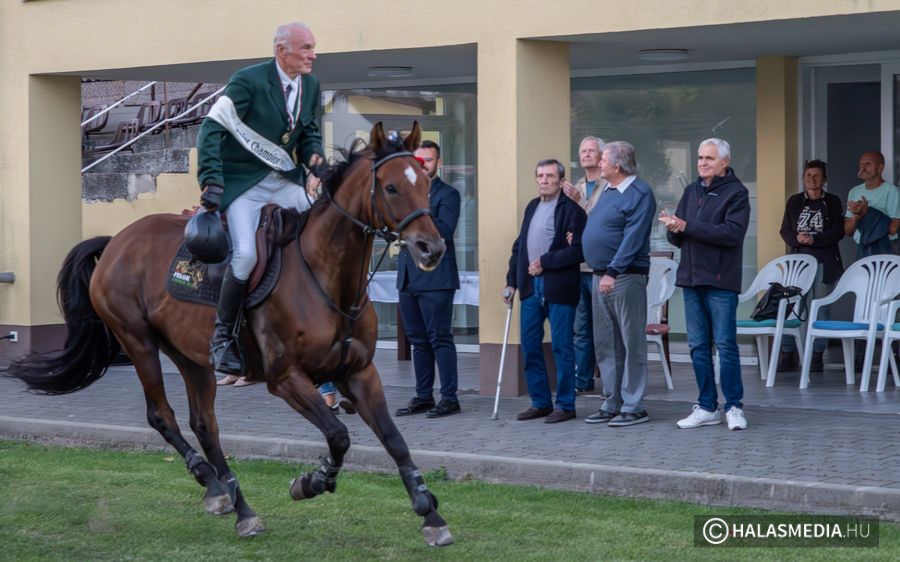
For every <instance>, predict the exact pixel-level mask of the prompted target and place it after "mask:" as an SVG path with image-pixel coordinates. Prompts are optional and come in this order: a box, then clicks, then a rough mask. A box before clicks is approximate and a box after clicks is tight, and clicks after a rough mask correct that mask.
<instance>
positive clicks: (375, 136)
mask: <svg viewBox="0 0 900 562" xmlns="http://www.w3.org/2000/svg"><path fill="white" fill-rule="evenodd" d="M384 143H385V139H384V127H383V126H382V125H381V121H379V122H378V123H375V126H374V127H372V132H371V133H369V148H371V149H372V150H374V151H375V152H378V151H380V150H381V149H382V148H384Z"/></svg>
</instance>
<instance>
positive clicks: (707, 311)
mask: <svg viewBox="0 0 900 562" xmlns="http://www.w3.org/2000/svg"><path fill="white" fill-rule="evenodd" d="M730 162H731V146H730V145H729V144H728V142H726V141H724V140H722V139H716V138H712V139H706V140H705V141H703V142H701V143H700V148H699V149H698V150H697V175H699V176H700V177H699V178H698V179H697V181H695V182H694V183H692V184H691V185H689V186H687V187H686V188H684V194H683V195H682V196H681V201H680V202H679V203H678V209H676V210H675V215H676V216H674V217H671V218H667V217H660V220H663V221H664V222H665V224H666V228H667V229H668V233H667V236H668V238H669V242H671V243H672V244H674V245H675V246H678V247H679V248H681V263H679V264H678V275H677V277H676V280H675V284H676V285H678V286H679V287H681V288H682V290H683V292H684V311H685V319H686V320H687V329H688V347H689V348H690V350H691V362H692V363H693V365H694V375H695V376H696V378H697V386H698V387H699V390H700V393H699V396H698V397H697V404H696V405H695V406H694V410H693V412H691V415H689V416H688V417H686V418H684V419H682V420H679V421H678V423H677V425H678V427H680V428H681V429H692V428H695V427H702V426H705V425H716V424H720V423H722V415H721V413H720V412H719V409H718V406H719V405H718V397H717V393H716V377H715V371H714V370H713V363H712V344H713V342H715V344H716V349H717V350H718V352H719V380H720V382H721V385H722V396H723V397H724V398H725V419H726V420H727V421H728V429H732V430H735V429H746V427H747V419H746V418H745V417H744V404H743V403H742V402H741V400H742V399H743V397H744V386H743V384H742V382H741V363H740V356H739V354H738V346H737V323H736V321H737V317H736V316H737V302H738V293H740V291H741V260H742V258H743V253H744V236H746V234H747V227H748V225H749V224H750V197H749V194H748V192H747V188H746V187H744V184H742V183H741V180H739V179H738V178H737V176H735V175H734V170H732V169H731V168H730V167H729V166H728V164H729V163H730Z"/></svg>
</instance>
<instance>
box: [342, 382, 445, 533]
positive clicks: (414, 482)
mask: <svg viewBox="0 0 900 562" xmlns="http://www.w3.org/2000/svg"><path fill="white" fill-rule="evenodd" d="M348 383H349V386H350V391H351V395H352V396H353V397H354V399H355V402H354V404H355V405H356V407H357V409H358V411H359V415H360V416H361V417H362V418H363V419H364V420H365V421H366V423H367V424H368V425H369V427H371V428H372V431H373V432H375V435H376V436H377V437H378V439H379V441H381V444H382V445H384V448H385V450H387V452H388V454H389V455H391V458H393V459H394V462H396V463H397V467H398V468H399V469H400V477H401V478H402V479H403V485H404V486H406V491H407V493H409V497H410V499H411V500H412V507H413V511H415V512H416V514H417V515H421V516H423V517H424V518H425V521H424V522H423V523H422V535H423V536H424V537H425V542H427V543H428V544H429V545H431V546H446V545H449V544H453V535H451V534H450V530H449V528H448V527H447V522H446V521H445V520H444V518H443V517H441V516H440V515H439V514H438V512H437V508H438V500H437V497H435V495H434V494H432V493H431V492H430V491H429V490H428V487H427V486H426V485H425V480H424V479H423V478H422V473H421V472H420V471H419V469H418V468H417V467H416V465H415V464H414V463H413V461H412V457H411V456H410V454H409V447H407V446H406V441H405V440H404V439H403V436H402V435H400V431H399V430H398V429H397V426H395V425H394V420H393V419H392V418H391V414H390V412H389V411H388V408H387V404H386V403H385V399H384V389H383V388H382V387H381V379H380V378H379V377H378V373H377V372H376V371H375V367H374V366H373V365H372V364H369V365H368V366H367V367H366V368H365V369H363V370H362V371H360V372H358V373H354V374H353V375H351V376H350V377H349V379H348Z"/></svg>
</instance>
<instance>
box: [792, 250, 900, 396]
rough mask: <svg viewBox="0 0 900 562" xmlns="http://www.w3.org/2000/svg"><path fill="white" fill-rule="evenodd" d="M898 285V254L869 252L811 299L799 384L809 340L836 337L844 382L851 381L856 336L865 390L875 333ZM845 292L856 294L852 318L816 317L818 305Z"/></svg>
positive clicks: (805, 372) (805, 375) (804, 377)
mask: <svg viewBox="0 0 900 562" xmlns="http://www.w3.org/2000/svg"><path fill="white" fill-rule="evenodd" d="M898 288H900V256H892V255H887V254H882V255H877V256H869V257H867V258H863V259H861V260H859V261H857V262H855V263H853V264H852V265H851V266H850V267H848V268H847V271H845V272H844V275H843V276H842V277H841V279H840V280H839V281H838V284H837V287H835V288H834V291H832V292H831V294H830V295H828V296H827V297H824V298H821V299H816V300H814V301H812V305H811V306H810V309H809V328H808V329H807V330H806V348H805V349H804V353H803V366H802V368H801V371H800V388H807V387H808V386H809V366H810V359H811V357H812V342H813V340H815V339H816V338H829V339H830V338H838V339H840V340H841V343H842V344H843V349H844V372H845V373H846V376H847V384H854V382H855V380H856V373H855V371H854V366H853V359H854V358H853V342H854V340H857V339H864V340H866V352H865V359H864V361H863V371H862V376H861V377H860V384H859V391H860V392H866V391H868V390H869V378H870V376H871V374H872V359H873V355H874V354H875V340H876V338H877V337H878V334H879V333H880V332H882V331H883V330H884V322H885V320H886V318H887V309H888V302H889V301H890V299H891V298H893V297H894V296H896V294H897V291H898ZM847 293H853V294H855V295H856V303H855V304H854V307H853V320H852V321H850V322H848V321H844V320H816V318H818V314H819V309H820V308H822V306H824V305H826V304H831V303H833V302H835V301H836V300H838V299H840V298H841V297H842V296H844V295H846V294H847Z"/></svg>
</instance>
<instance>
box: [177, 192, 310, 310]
mask: <svg viewBox="0 0 900 562" xmlns="http://www.w3.org/2000/svg"><path fill="white" fill-rule="evenodd" d="M305 219H306V214H305V213H304V214H303V215H301V214H300V213H298V212H296V211H293V210H289V209H284V208H282V207H279V206H278V205H266V206H265V207H263V209H262V212H261V213H260V217H259V226H258V227H257V229H256V266H255V267H254V268H253V271H252V272H251V273H250V278H249V280H248V282H247V300H246V302H245V307H246V308H253V307H255V306H258V305H259V304H260V303H262V302H263V301H264V300H265V299H266V297H267V296H268V295H269V293H271V292H272V289H273V288H274V287H275V285H276V283H277V282H278V277H279V276H280V275H281V251H282V248H283V247H284V246H286V245H287V244H289V243H290V242H291V241H292V240H295V239H296V238H297V237H298V236H299V235H300V231H301V229H302V225H303V223H304V222H305ZM222 225H223V226H224V227H225V229H226V230H227V229H228V221H227V217H226V218H225V219H224V220H223V221H222ZM230 262H231V251H230V250H229V252H228V256H227V257H226V258H225V259H224V260H222V261H221V262H219V263H215V264H207V263H203V262H200V261H198V260H196V259H195V258H194V257H193V256H192V255H191V253H190V251H189V250H188V249H187V248H186V247H185V245H184V244H182V245H181V246H180V247H179V249H178V252H177V253H176V254H175V257H174V259H173V260H172V262H171V265H170V266H169V272H168V275H167V277H166V289H167V290H168V292H169V294H171V295H172V296H173V297H175V298H176V299H178V300H182V301H186V302H193V303H197V304H206V305H211V306H215V305H216V303H217V302H218V300H219V290H220V289H221V287H222V277H223V276H224V275H225V270H226V269H227V268H228V264H229V263H230Z"/></svg>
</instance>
